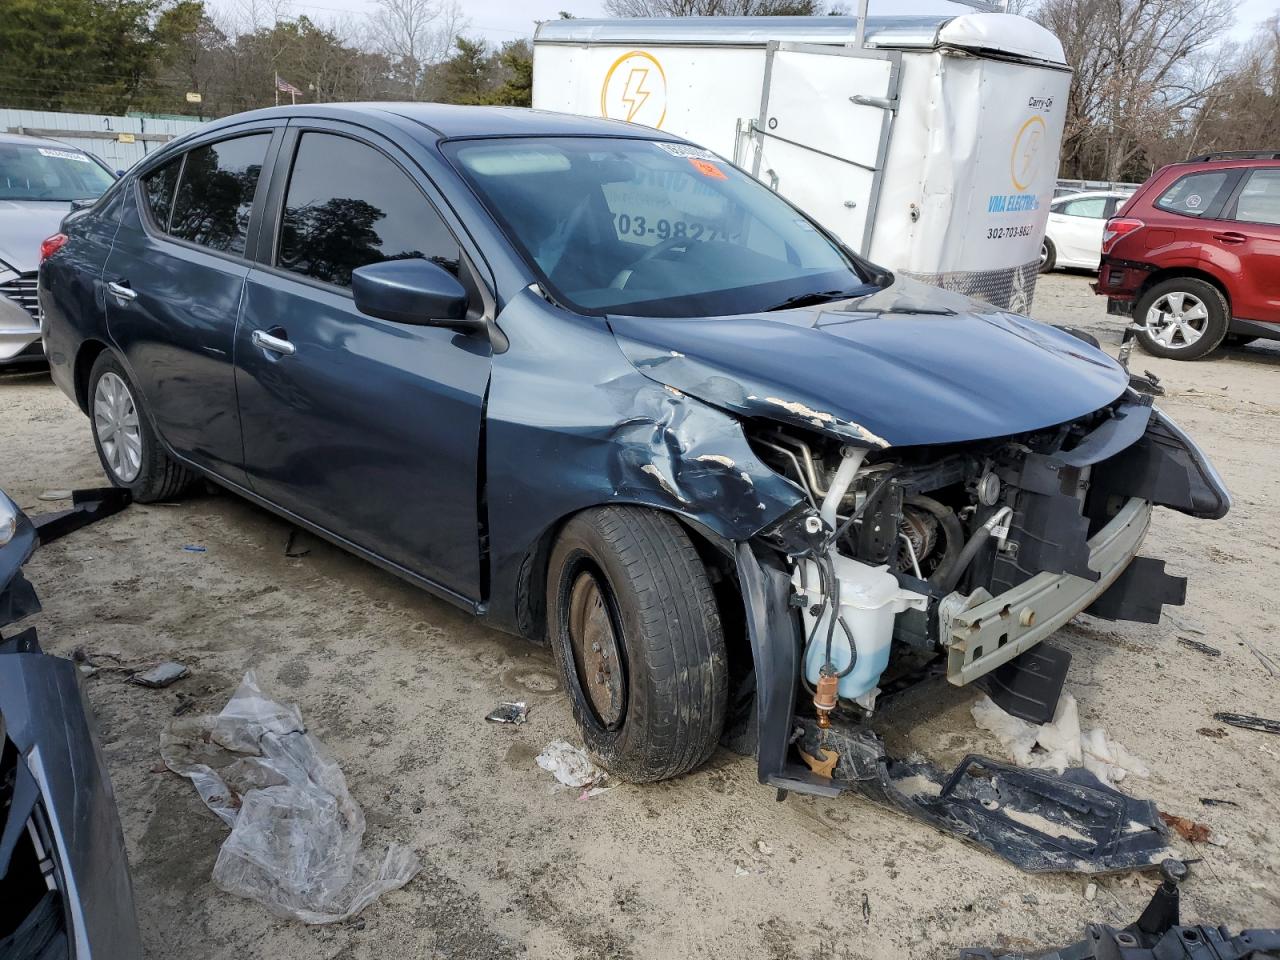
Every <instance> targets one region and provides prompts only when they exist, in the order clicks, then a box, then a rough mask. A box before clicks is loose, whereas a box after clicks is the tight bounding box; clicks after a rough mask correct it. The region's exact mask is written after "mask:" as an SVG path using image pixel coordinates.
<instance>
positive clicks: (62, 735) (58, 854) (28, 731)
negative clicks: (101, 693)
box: [0, 491, 142, 960]
mask: <svg viewBox="0 0 1280 960" xmlns="http://www.w3.org/2000/svg"><path fill="white" fill-rule="evenodd" d="M127 503H128V494H127V492H123V491H115V492H108V493H105V494H103V493H102V492H101V491H99V492H97V495H95V494H94V493H93V492H88V493H85V494H82V495H80V496H78V497H77V499H76V506H74V507H73V508H72V509H71V510H70V511H66V512H64V513H61V514H52V515H49V517H50V518H51V520H50V519H46V518H43V517H42V518H37V520H36V521H35V522H34V523H33V522H32V521H31V520H29V519H28V518H27V517H26V516H25V515H24V514H23V513H22V512H21V511H19V510H18V509H17V507H16V506H15V505H14V504H13V502H12V501H11V500H9V498H8V497H6V496H5V495H4V494H3V493H0V521H2V523H0V532H2V533H3V537H0V539H3V540H4V542H3V544H0V628H4V627H8V626H9V625H10V624H12V623H14V622H16V621H18V620H20V619H22V618H24V617H27V616H29V615H31V614H33V613H35V612H37V611H38V610H39V609H40V604H39V601H38V599H37V598H36V594H35V591H34V590H33V589H32V588H31V585H30V583H29V582H28V581H27V580H26V579H25V577H23V575H22V565H23V563H25V562H26V560H27V558H28V557H29V556H30V555H31V553H32V551H33V550H34V549H35V548H36V545H37V543H43V542H48V541H49V540H51V539H54V538H55V537H56V536H60V535H61V534H63V533H66V532H69V531H70V530H71V529H75V528H77V527H78V526H82V525H83V524H84V523H88V522H92V520H93V519H97V518H100V517H102V516H105V515H108V514H109V513H111V512H114V510H115V509H119V508H120V507H122V506H123V505H125V504H127ZM90 716H91V715H90V711H89V707H88V704H87V703H86V701H85V698H84V695H83V691H82V689H81V686H80V679H79V674H78V671H77V670H76V668H75V665H74V664H73V663H72V662H71V661H70V660H66V659H63V658H61V657H54V656H50V655H47V654H45V653H42V652H41V650H40V647H39V644H38V642H37V638H36V631H35V628H34V627H28V628H26V629H25V630H18V631H3V632H0V956H3V957H5V958H6V960H7V958H15V960H17V958H28V957H30V958H36V957H40V958H44V957H59V956H75V957H78V958H91V957H110V958H112V960H116V958H119V960H130V958H136V957H141V956H142V946H141V940H140V937H139V933H138V926H137V920H136V918H135V915H134V902H133V892H132V889H131V886H130V882H129V874H128V866H127V864H128V860H127V859H126V856H125V847H124V837H123V835H122V833H121V830H120V821H119V818H118V815H117V813H116V806H115V799H114V797H113V795H112V791H111V785H110V782H109V781H108V779H107V776H106V772H105V767H104V764H103V762H102V757H101V754H100V752H99V750H98V746H97V744H96V743H95V740H94V735H93V729H92V722H91V719H90Z"/></svg>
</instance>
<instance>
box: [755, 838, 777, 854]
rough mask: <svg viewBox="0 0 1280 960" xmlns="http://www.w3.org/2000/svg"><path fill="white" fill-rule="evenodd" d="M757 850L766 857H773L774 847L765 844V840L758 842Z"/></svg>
mask: <svg viewBox="0 0 1280 960" xmlns="http://www.w3.org/2000/svg"><path fill="white" fill-rule="evenodd" d="M756 849H757V850H759V851H760V853H761V854H763V855H764V856H766V857H772V856H773V847H771V846H769V844H767V843H765V842H764V841H763V840H757V841H756Z"/></svg>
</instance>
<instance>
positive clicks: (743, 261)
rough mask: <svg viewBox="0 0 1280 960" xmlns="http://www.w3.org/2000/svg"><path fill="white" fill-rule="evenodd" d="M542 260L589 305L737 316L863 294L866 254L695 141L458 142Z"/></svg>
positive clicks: (559, 293) (470, 176)
mask: <svg viewBox="0 0 1280 960" xmlns="http://www.w3.org/2000/svg"><path fill="white" fill-rule="evenodd" d="M445 151H446V153H447V154H448V155H449V156H450V158H451V159H452V160H453V162H454V165H455V166H456V167H457V168H458V169H459V170H460V171H461V172H462V174H463V176H464V177H466V179H467V180H468V181H469V182H470V183H471V184H472V186H473V187H474V188H475V190H476V192H477V193H478V194H479V196H480V198H481V200H482V201H483V202H484V203H485V205H486V206H487V207H488V208H489V211H490V212H491V213H492V214H493V216H494V217H495V218H496V219H497V220H498V222H499V223H501V224H502V225H503V226H504V227H505V229H506V231H507V233H508V234H509V235H510V236H511V238H512V239H513V240H514V241H515V242H516V244H517V246H519V247H520V248H521V250H522V252H523V253H524V254H525V256H526V257H527V258H528V259H529V261H530V262H531V263H532V264H533V265H534V266H535V267H536V269H537V271H538V273H539V274H540V276H541V279H542V281H543V282H544V283H545V285H546V287H547V290H548V292H549V293H550V294H551V295H552V296H553V297H555V298H556V299H557V300H559V301H561V302H563V303H566V304H568V305H569V306H571V307H573V308H574V309H576V310H579V311H582V312H585V313H596V314H598V313H605V312H608V313H618V314H630V315H635V316H654V317H679V316H725V315H729V314H735V313H749V312H755V311H761V310H768V309H771V308H772V309H776V308H778V307H780V306H783V305H790V304H791V303H793V302H794V303H797V304H798V303H799V302H803V301H814V302H816V301H821V300H823V299H834V298H836V297H837V296H841V295H845V294H848V293H853V292H861V291H862V290H863V288H865V286H866V279H865V277H864V276H863V275H862V274H860V273H859V272H858V268H857V266H856V265H855V263H854V260H853V258H852V257H851V256H850V255H849V254H848V253H847V252H845V251H844V250H843V249H841V248H840V247H839V246H838V245H837V244H836V243H834V242H833V241H832V240H830V239H829V238H828V237H827V236H826V235H824V234H823V233H822V231H820V230H819V229H817V228H816V227H815V226H814V225H813V224H812V223H811V222H810V221H809V220H808V219H806V218H805V217H804V216H802V215H801V214H800V213H799V212H798V211H797V210H796V209H795V208H794V207H792V206H791V205H790V204H788V203H787V202H786V201H784V200H783V199H782V198H781V197H779V196H778V195H777V194H775V193H773V192H772V191H770V190H769V189H768V188H766V187H765V186H763V185H762V184H760V183H759V182H757V181H756V180H753V179H752V178H751V177H749V176H747V175H746V174H744V173H742V172H741V171H740V170H738V169H737V168H735V167H734V166H733V165H732V164H729V163H728V162H726V161H724V160H721V159H720V158H719V157H717V156H715V155H714V154H712V153H709V152H707V151H705V150H701V149H699V148H696V147H691V146H689V145H688V144H679V143H659V142H655V141H651V140H625V139H614V138H603V137H592V138H586V137H583V138H560V137H555V138H550V137H549V138H523V137H522V138H510V139H496V140H480V141H466V140H462V141H454V142H453V143H449V144H445Z"/></svg>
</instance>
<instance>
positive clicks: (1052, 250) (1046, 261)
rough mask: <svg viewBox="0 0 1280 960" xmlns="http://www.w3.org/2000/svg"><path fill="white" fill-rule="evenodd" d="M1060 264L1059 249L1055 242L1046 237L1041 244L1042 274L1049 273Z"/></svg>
mask: <svg viewBox="0 0 1280 960" xmlns="http://www.w3.org/2000/svg"><path fill="white" fill-rule="evenodd" d="M1057 262H1058V248H1057V247H1055V246H1054V245H1053V241H1052V240H1050V239H1049V238H1048V237H1045V238H1044V240H1043V241H1041V243H1040V272H1041V273H1048V272H1049V271H1050V270H1052V269H1053V268H1054V266H1055V265H1056V264H1057Z"/></svg>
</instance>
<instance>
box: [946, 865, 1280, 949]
mask: <svg viewBox="0 0 1280 960" xmlns="http://www.w3.org/2000/svg"><path fill="white" fill-rule="evenodd" d="M1160 872H1161V873H1162V874H1163V880H1162V882H1161V884H1160V886H1159V887H1157V888H1156V891H1155V893H1154V894H1152V896H1151V901H1150V903H1148V904H1147V906H1146V909H1145V910H1143V911H1142V915H1141V916H1140V917H1138V919H1137V920H1135V921H1134V922H1133V923H1131V924H1129V925H1128V926H1127V927H1124V928H1122V929H1116V928H1115V927H1111V926H1108V925H1106V924H1103V923H1091V924H1089V925H1088V926H1086V927H1085V929H1084V938H1083V939H1082V940H1079V941H1077V942H1075V943H1072V944H1069V945H1067V946H1065V947H1062V948H1061V949H1059V950H1044V951H1041V950H1024V949H1021V948H1019V949H1017V950H1012V951H1011V950H1010V949H1009V948H1008V947H997V948H995V949H990V948H985V949H973V948H970V949H965V950H961V951H960V960H1030V958H1032V957H1034V958H1035V960H1117V958H1121V957H1123V958H1124V960H1192V958H1209V957H1212V958H1213V960H1262V958H1264V957H1276V956H1280V930H1276V929H1271V930H1265V929H1253V930H1245V931H1243V932H1242V933H1239V934H1237V935H1236V936H1234V937H1233V936H1232V935H1231V932H1230V931H1229V930H1228V929H1227V928H1226V927H1225V926H1211V925H1209V924H1197V925H1196V926H1183V925H1182V924H1181V921H1180V919H1179V914H1180V912H1181V908H1180V903H1179V900H1180V895H1179V891H1178V884H1179V883H1181V882H1182V880H1183V879H1184V878H1185V877H1186V875H1187V867H1186V864H1184V863H1182V862H1181V861H1178V860H1166V861H1164V862H1163V863H1162V864H1160Z"/></svg>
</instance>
